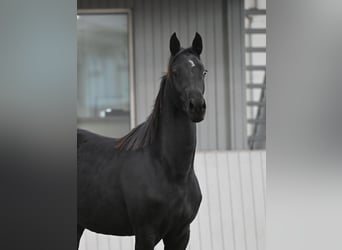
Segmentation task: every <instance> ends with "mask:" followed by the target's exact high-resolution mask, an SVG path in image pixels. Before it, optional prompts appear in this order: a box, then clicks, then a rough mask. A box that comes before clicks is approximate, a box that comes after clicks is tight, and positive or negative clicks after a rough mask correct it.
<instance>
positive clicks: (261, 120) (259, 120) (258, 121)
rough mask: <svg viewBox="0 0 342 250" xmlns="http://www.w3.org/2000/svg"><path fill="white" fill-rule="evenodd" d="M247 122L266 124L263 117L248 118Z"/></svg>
mask: <svg viewBox="0 0 342 250" xmlns="http://www.w3.org/2000/svg"><path fill="white" fill-rule="evenodd" d="M247 122H248V123H251V124H266V120H264V119H248V120H247Z"/></svg>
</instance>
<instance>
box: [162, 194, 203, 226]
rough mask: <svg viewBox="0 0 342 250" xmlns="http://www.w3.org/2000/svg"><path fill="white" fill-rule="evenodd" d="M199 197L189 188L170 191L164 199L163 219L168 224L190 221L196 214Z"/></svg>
mask: <svg viewBox="0 0 342 250" xmlns="http://www.w3.org/2000/svg"><path fill="white" fill-rule="evenodd" d="M199 204H200V199H199V197H198V194H196V193H194V192H192V191H191V190H188V189H185V190H177V191H175V192H172V193H171V194H170V196H169V197H168V199H167V200H166V201H165V206H164V207H165V215H166V216H165V220H166V223H167V224H168V225H170V226H171V225H172V224H174V223H190V222H191V221H192V220H193V219H194V217H195V216H196V214H197V211H198V207H199Z"/></svg>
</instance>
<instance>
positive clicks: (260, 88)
mask: <svg viewBox="0 0 342 250" xmlns="http://www.w3.org/2000/svg"><path fill="white" fill-rule="evenodd" d="M254 16H266V10H265V9H256V8H253V9H247V10H245V17H246V18H247V19H248V20H249V22H248V27H246V28H245V34H246V37H247V38H248V39H249V41H248V42H249V45H248V46H246V47H245V55H246V56H249V59H250V62H249V65H246V72H249V73H250V74H249V75H250V78H251V79H249V82H248V83H247V80H246V90H247V91H249V95H250V96H252V97H253V95H254V94H255V92H258V93H260V96H259V99H258V100H247V102H246V104H247V107H246V108H247V116H249V117H247V126H252V129H251V131H252V133H248V147H249V149H265V148H266V65H259V64H258V65H254V64H253V61H252V54H253V53H266V47H254V46H252V35H254V34H266V26H265V27H258V28H253V27H252V21H253V17H254ZM256 71H262V72H263V74H264V77H263V82H262V83H260V82H259V83H255V82H254V81H253V72H256ZM255 107H256V108H257V111H256V112H254V111H255ZM248 112H249V113H248ZM250 116H252V117H250ZM246 129H247V128H246Z"/></svg>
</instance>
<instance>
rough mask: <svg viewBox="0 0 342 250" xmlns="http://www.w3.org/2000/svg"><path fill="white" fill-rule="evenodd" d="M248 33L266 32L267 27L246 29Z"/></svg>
mask: <svg viewBox="0 0 342 250" xmlns="http://www.w3.org/2000/svg"><path fill="white" fill-rule="evenodd" d="M245 33H246V34H266V29H256V28H254V29H253V28H252V29H245Z"/></svg>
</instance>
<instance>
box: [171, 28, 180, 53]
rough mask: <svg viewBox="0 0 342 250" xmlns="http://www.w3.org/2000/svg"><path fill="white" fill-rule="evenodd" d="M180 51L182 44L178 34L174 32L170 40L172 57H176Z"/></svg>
mask: <svg viewBox="0 0 342 250" xmlns="http://www.w3.org/2000/svg"><path fill="white" fill-rule="evenodd" d="M179 50H180V42H179V40H178V38H177V35H176V32H174V33H173V34H172V36H171V38H170V51H171V55H172V56H174V55H176V54H177V53H178V51H179Z"/></svg>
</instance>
